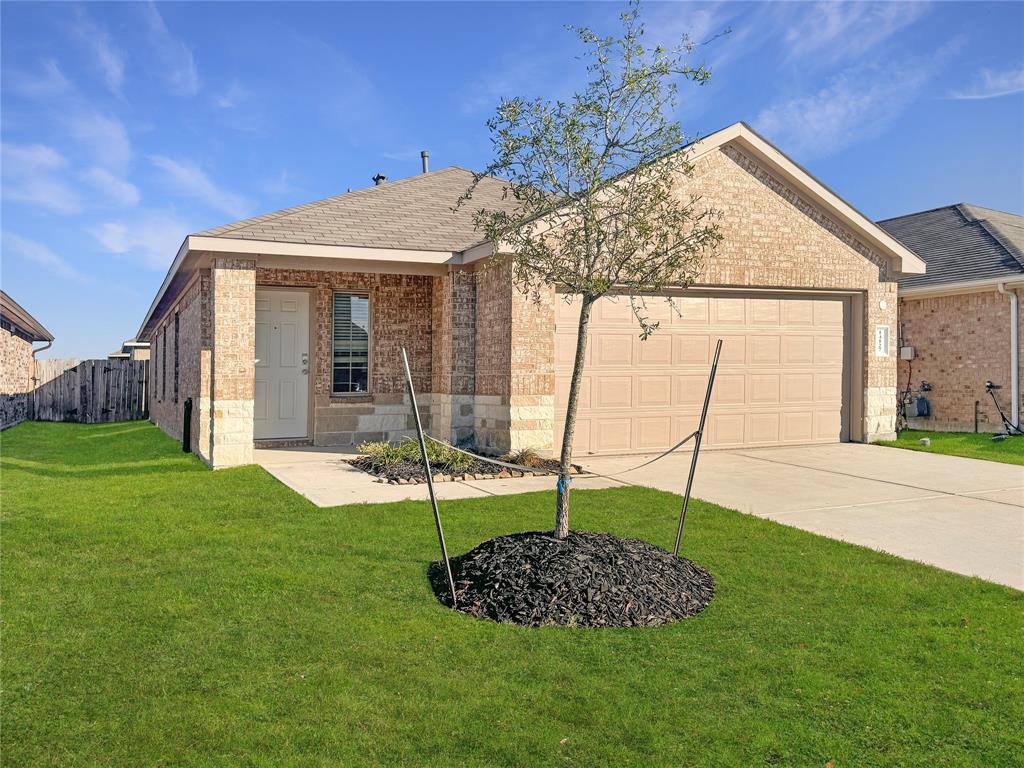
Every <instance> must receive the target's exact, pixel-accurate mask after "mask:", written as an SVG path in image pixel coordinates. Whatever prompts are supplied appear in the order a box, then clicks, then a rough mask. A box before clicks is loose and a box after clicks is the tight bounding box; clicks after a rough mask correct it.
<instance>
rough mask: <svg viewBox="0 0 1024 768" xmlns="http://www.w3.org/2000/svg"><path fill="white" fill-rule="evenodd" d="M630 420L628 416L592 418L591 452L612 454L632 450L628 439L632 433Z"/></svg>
mask: <svg viewBox="0 0 1024 768" xmlns="http://www.w3.org/2000/svg"><path fill="white" fill-rule="evenodd" d="M632 421H633V420H632V419H631V418H629V417H628V416H622V417H620V418H607V419H602V418H592V419H591V420H590V430H591V433H590V435H591V450H594V451H603V452H609V453H610V452H614V451H620V452H621V451H628V450H630V449H631V448H632V446H631V445H630V442H631V441H630V437H631V436H632V432H633V424H632Z"/></svg>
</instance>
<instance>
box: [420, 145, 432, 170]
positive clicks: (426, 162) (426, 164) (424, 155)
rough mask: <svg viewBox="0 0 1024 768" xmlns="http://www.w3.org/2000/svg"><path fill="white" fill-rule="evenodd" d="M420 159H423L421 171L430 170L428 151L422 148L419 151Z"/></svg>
mask: <svg viewBox="0 0 1024 768" xmlns="http://www.w3.org/2000/svg"><path fill="white" fill-rule="evenodd" d="M420 160H422V161H423V172H424V173H427V172H428V171H429V170H430V152H429V150H426V149H424V150H423V151H422V152H420Z"/></svg>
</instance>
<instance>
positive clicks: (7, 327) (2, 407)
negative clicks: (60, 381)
mask: <svg viewBox="0 0 1024 768" xmlns="http://www.w3.org/2000/svg"><path fill="white" fill-rule="evenodd" d="M37 341H45V342H47V343H46V345H45V346H43V347H40V348H39V349H36V350H35V352H39V351H41V350H43V349H46V348H47V347H49V346H50V344H52V343H53V334H52V333H50V332H49V331H48V330H46V329H45V328H44V327H43V326H42V325H41V324H40V323H39V321H38V320H36V319H35V318H34V317H32V315H30V314H29V313H28V312H26V311H25V309H24V308H23V307H22V306H21V305H20V304H18V302H16V301H15V300H14V299H12V298H11V297H10V296H8V295H7V293H6V292H4V291H2V290H0V429H7V428H8V427H13V426H14V425H15V424H18V423H20V422H22V421H24V420H25V419H26V418H28V406H29V403H28V398H29V393H30V392H31V391H32V390H33V389H34V388H35V380H34V377H35V358H34V357H33V349H32V344H33V343H34V342H37Z"/></svg>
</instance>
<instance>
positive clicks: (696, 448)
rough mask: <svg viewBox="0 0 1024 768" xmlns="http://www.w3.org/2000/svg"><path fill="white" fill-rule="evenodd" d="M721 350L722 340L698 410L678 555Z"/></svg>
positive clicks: (718, 344)
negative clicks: (701, 407)
mask: <svg viewBox="0 0 1024 768" xmlns="http://www.w3.org/2000/svg"><path fill="white" fill-rule="evenodd" d="M721 352H722V340H721V339H719V340H718V343H717V344H716V345H715V359H714V361H713V362H712V363H711V375H710V376H709V377H708V391H707V392H705V393H704V408H703V409H702V410H701V412H700V424H699V425H698V427H697V442H696V443H695V444H694V446H693V458H692V459H690V476H689V478H687V480H686V495H685V496H683V509H682V511H681V512H680V513H679V527H678V528H677V529H676V546H675V548H674V549H673V550H672V554H673V555H676V556H677V557H678V555H679V545H680V544H682V543H683V525H684V524H685V523H686V509H687V507H689V506H690V490H691V489H692V488H693V475H694V473H695V472H696V471H697V455H698V454H699V453H700V443H701V440H703V439H704V422H705V420H706V419H707V417H708V405H710V404H711V388H712V387H714V385H715V371H717V370H718V356H719V355H720V354H721Z"/></svg>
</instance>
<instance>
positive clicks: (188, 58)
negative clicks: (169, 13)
mask: <svg viewBox="0 0 1024 768" xmlns="http://www.w3.org/2000/svg"><path fill="white" fill-rule="evenodd" d="M143 9H144V10H143V13H144V15H145V19H146V24H147V26H148V28H149V36H150V40H151V42H152V45H153V53H154V54H155V56H156V58H157V59H158V60H159V62H160V66H161V67H162V75H163V77H164V79H165V80H166V81H167V84H168V86H169V87H170V89H171V91H172V92H174V93H176V94H177V95H179V96H195V95H196V94H197V93H199V70H198V69H197V68H196V61H195V57H193V55H192V49H191V48H189V47H188V45H186V44H185V42H184V41H183V40H181V39H179V38H177V37H175V36H174V35H173V34H172V33H171V31H170V30H169V29H168V28H167V24H166V23H165V22H164V18H163V16H161V15H160V11H158V10H157V7H156V4H155V3H153V2H149V3H146V4H145V5H143Z"/></svg>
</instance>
